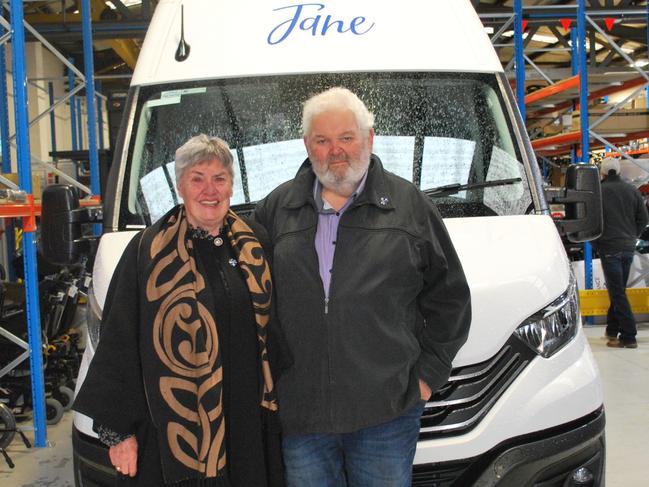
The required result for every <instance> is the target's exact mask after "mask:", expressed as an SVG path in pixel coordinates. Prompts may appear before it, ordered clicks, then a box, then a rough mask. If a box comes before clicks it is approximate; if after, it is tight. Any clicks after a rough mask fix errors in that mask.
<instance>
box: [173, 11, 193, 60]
mask: <svg viewBox="0 0 649 487" xmlns="http://www.w3.org/2000/svg"><path fill="white" fill-rule="evenodd" d="M189 49H190V47H189V44H187V43H186V42H185V6H184V5H181V6H180V42H179V43H178V48H177V49H176V56H175V58H176V61H178V62H179V63H182V62H183V61H184V60H185V59H187V58H188V57H189Z"/></svg>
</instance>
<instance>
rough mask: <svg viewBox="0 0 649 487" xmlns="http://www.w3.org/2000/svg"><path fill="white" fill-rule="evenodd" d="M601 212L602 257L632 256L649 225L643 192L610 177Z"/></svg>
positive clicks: (604, 188) (598, 244)
mask: <svg viewBox="0 0 649 487" xmlns="http://www.w3.org/2000/svg"><path fill="white" fill-rule="evenodd" d="M602 210H603V218H604V230H603V232H602V236H601V237H600V238H599V239H597V241H596V244H597V249H598V251H599V253H600V254H603V253H606V252H620V251H627V252H633V250H634V249H635V244H636V239H637V238H638V236H639V235H640V234H641V233H642V231H643V230H644V228H645V227H646V226H647V222H648V221H649V217H648V216H647V208H646V206H645V203H644V200H643V199H642V195H641V194H640V192H639V191H638V190H637V189H636V188H635V187H633V186H632V185H630V184H629V183H626V182H624V181H622V179H620V177H619V176H618V175H616V174H612V175H610V176H607V178H606V179H605V180H604V181H603V183H602Z"/></svg>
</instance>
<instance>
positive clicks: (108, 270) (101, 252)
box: [92, 231, 137, 309]
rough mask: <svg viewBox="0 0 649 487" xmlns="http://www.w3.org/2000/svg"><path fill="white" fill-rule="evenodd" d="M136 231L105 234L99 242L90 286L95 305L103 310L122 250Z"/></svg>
mask: <svg viewBox="0 0 649 487" xmlns="http://www.w3.org/2000/svg"><path fill="white" fill-rule="evenodd" d="M136 234H137V231H130V232H113V233H106V234H104V235H103V236H102V237H101V240H100V241H99V248H98V249H97V256H96V257H95V265H94V267H93V269H92V286H93V291H94V293H95V298H96V299H97V304H99V306H100V307H101V309H104V302H105V301H106V294H107V293H108V286H109V285H110V280H111V279H112V278H113V272H115V268H116V267H117V264H118V263H119V259H121V258H122V254H123V253H124V249H125V248H126V246H127V245H128V243H129V242H130V241H131V239H132V238H133V237H134V236H135V235H136Z"/></svg>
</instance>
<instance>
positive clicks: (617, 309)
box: [595, 158, 649, 348]
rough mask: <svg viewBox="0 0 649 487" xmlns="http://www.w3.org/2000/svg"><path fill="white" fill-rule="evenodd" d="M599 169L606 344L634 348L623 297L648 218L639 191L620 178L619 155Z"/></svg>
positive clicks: (633, 332) (632, 328)
mask: <svg viewBox="0 0 649 487" xmlns="http://www.w3.org/2000/svg"><path fill="white" fill-rule="evenodd" d="M600 172H601V174H602V176H603V177H604V180H603V182H602V209H603V216H604V230H603V232H602V235H601V237H599V238H598V239H597V240H596V242H595V246H596V248H597V251H598V253H599V258H600V261H601V263H602V271H603V272H604V280H605V281H606V289H607V290H608V296H609V299H610V301H611V304H610V306H609V308H608V313H607V317H606V323H607V324H606V337H607V338H608V342H607V346H609V347H614V348H637V347H638V342H637V340H636V334H637V329H636V322H635V318H634V316H633V311H632V310H631V305H630V304H629V300H628V299H627V297H626V283H627V281H628V279H629V271H630V270H631V263H632V262H633V253H634V250H635V246H636V241H637V239H638V237H639V236H640V234H642V231H643V230H644V229H645V227H646V226H647V223H648V222H649V216H648V215H647V207H646V206H645V204H644V200H643V199H642V195H641V194H640V192H639V191H638V190H637V189H636V188H635V187H633V186H632V185H630V184H629V183H626V182H624V181H622V179H621V178H620V161H619V159H614V158H606V159H604V160H603V161H602V165H601V169H600Z"/></svg>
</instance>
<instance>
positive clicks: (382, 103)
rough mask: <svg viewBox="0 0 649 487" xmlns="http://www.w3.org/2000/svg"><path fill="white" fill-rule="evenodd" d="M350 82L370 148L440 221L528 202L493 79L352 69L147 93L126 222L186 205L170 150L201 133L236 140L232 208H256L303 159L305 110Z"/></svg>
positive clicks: (141, 97)
mask: <svg viewBox="0 0 649 487" xmlns="http://www.w3.org/2000/svg"><path fill="white" fill-rule="evenodd" d="M332 86H345V87H347V88H349V89H351V90H352V91H354V92H355V93H357V94H358V95H359V96H360V98H361V99H362V100H363V101H364V102H365V103H366V104H367V106H368V108H369V109H370V110H371V111H372V112H373V113H374V115H375V137H374V148H373V152H374V153H375V154H376V155H378V156H379V157H380V159H381V161H382V162H383V165H384V167H385V168H386V169H388V170H389V171H392V172H393V173H395V174H397V175H399V176H401V177H403V178H405V179H407V180H409V181H412V182H413V183H414V184H415V185H416V186H417V187H419V188H420V189H422V190H424V191H426V192H427V193H428V194H429V195H430V197H431V198H434V200H435V202H436V204H437V205H438V207H439V210H440V212H441V213H442V215H443V216H444V217H472V216H494V215H515V214H523V213H525V212H526V211H529V210H530V209H531V206H532V196H531V193H530V188H529V184H528V179H527V175H526V171H525V169H524V166H523V163H522V162H521V157H520V152H519V148H518V147H517V145H516V144H515V143H514V140H515V139H514V137H513V136H512V127H511V124H510V122H509V117H508V116H507V115H506V113H505V111H504V110H505V109H504V106H505V105H504V101H503V95H502V93H501V92H500V87H499V85H498V82H497V79H496V76H495V75H494V74H481V73H471V74H461V73H452V74H451V73H448V74H446V73H347V74H308V75H295V76H274V77H260V78H244V79H227V80H213V81H201V82H191V83H184V84H174V85H164V86H161V85H155V86H145V87H142V88H140V91H139V93H138V95H137V96H136V99H135V102H136V103H137V109H136V112H135V118H134V122H133V123H134V124H135V125H134V128H133V131H132V136H131V140H130V141H129V151H128V154H129V158H128V160H129V163H128V165H127V167H126V171H125V173H124V174H125V176H124V178H125V179H124V182H123V184H124V186H123V190H122V201H121V205H120V206H121V208H120V226H121V227H124V226H125V225H127V226H133V225H135V226H139V225H148V224H150V223H152V222H154V221H155V220H157V219H158V218H160V217H161V216H162V215H164V214H165V213H166V212H167V211H168V210H169V209H170V208H171V207H172V206H174V205H175V204H177V203H178V202H180V201H181V200H180V197H179V196H178V195H177V193H176V191H175V175H174V163H173V160H174V153H175V150H176V148H178V147H179V146H180V145H182V144H183V143H184V142H185V141H186V140H187V139H188V138H190V137H191V136H193V135H196V134H198V133H206V134H208V135H216V136H219V137H221V138H223V139H224V140H226V141H227V142H228V144H229V145H230V147H231V150H232V154H233V156H234V161H235V182H234V195H233V198H232V206H233V207H235V209H236V205H241V204H246V203H248V204H250V203H254V202H256V201H258V200H260V199H262V198H263V197H264V196H266V195H267V194H268V193H269V192H270V191H271V190H272V189H274V188H275V187H276V186H277V185H278V184H280V183H282V182H284V181H287V180H289V179H291V178H293V176H294V175H295V173H296V172H297V170H298V168H299V166H300V165H301V164H302V162H304V160H305V159H306V157H307V154H306V150H305V148H304V143H303V142H302V134H301V109H302V104H303V103H304V101H305V100H306V99H308V98H309V97H310V96H311V95H313V94H315V93H318V92H320V91H322V90H324V89H327V88H329V87H332Z"/></svg>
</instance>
